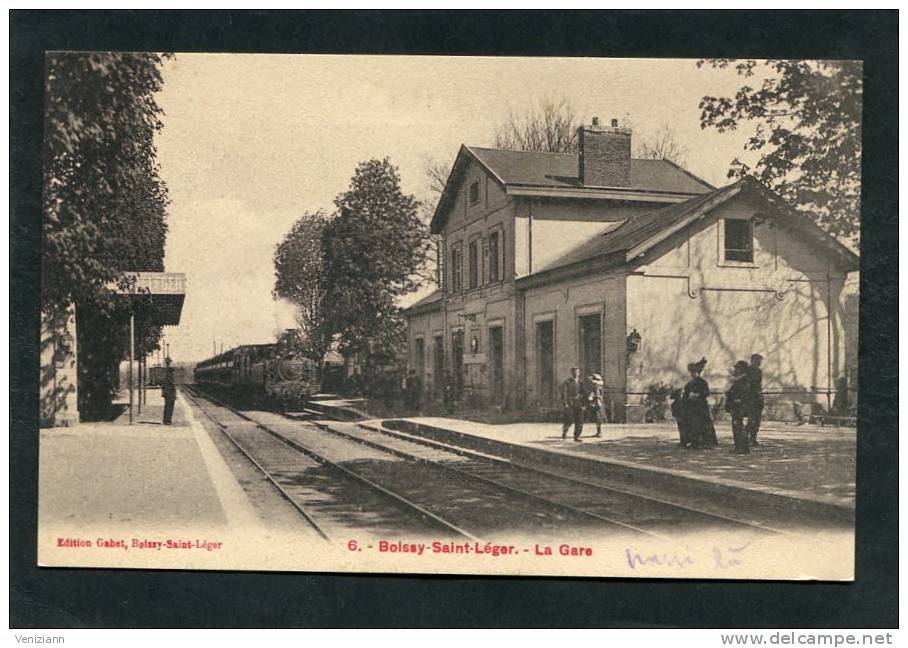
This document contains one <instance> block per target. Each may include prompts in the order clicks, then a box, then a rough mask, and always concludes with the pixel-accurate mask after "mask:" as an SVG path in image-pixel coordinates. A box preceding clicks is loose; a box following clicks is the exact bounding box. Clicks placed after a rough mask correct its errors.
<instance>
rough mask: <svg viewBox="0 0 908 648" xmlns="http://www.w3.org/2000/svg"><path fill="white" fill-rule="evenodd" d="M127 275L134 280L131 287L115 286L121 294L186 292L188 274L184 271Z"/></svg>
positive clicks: (175, 293)
mask: <svg viewBox="0 0 908 648" xmlns="http://www.w3.org/2000/svg"><path fill="white" fill-rule="evenodd" d="M125 276H126V277H127V278H131V279H132V280H133V281H132V285H131V287H130V288H129V289H126V290H124V289H122V288H119V287H116V288H114V290H115V291H116V292H117V293H119V294H121V295H138V294H142V293H148V294H152V295H185V294H186V274H185V273H183V272H128V273H126V275H125Z"/></svg>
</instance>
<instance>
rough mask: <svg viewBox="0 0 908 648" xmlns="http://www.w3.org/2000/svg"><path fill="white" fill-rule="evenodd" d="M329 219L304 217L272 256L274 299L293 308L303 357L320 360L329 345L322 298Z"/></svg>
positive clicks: (319, 214) (315, 214)
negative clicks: (325, 233) (277, 298)
mask: <svg viewBox="0 0 908 648" xmlns="http://www.w3.org/2000/svg"><path fill="white" fill-rule="evenodd" d="M327 223H328V219H327V217H326V216H325V214H324V212H322V211H321V210H319V211H317V212H313V213H306V214H304V215H303V216H302V217H301V218H300V219H299V220H298V221H296V222H295V223H294V224H293V227H292V228H291V229H290V231H289V232H288V233H287V235H286V236H284V239H283V240H282V241H281V242H280V243H279V244H278V246H277V250H276V251H275V253H274V275H275V282H274V292H273V294H274V296H275V297H279V298H282V299H286V300H288V301H290V302H291V303H292V304H293V305H294V306H295V307H296V315H297V321H298V322H299V324H300V330H301V333H302V338H301V347H302V352H303V354H304V355H306V356H308V357H310V358H312V359H313V360H321V359H322V358H323V357H324V355H325V352H326V351H327V350H328V347H329V346H330V344H331V331H330V328H329V323H328V319H327V315H328V314H327V312H326V308H325V306H326V304H325V295H326V294H327V290H328V285H327V277H326V276H325V272H326V267H325V261H326V259H325V248H324V232H325V226H326V225H327Z"/></svg>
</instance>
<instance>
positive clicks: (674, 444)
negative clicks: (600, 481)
mask: <svg viewBox="0 0 908 648" xmlns="http://www.w3.org/2000/svg"><path fill="white" fill-rule="evenodd" d="M313 407H315V408H317V409H320V410H321V411H323V412H325V413H326V414H331V415H332V416H337V417H341V418H346V419H348V420H349V419H354V418H359V419H360V420H361V422H363V423H365V424H367V425H368V424H372V425H382V426H384V427H386V428H390V429H396V430H399V431H402V432H407V433H410V434H416V435H421V436H425V437H427V438H432V439H435V440H438V441H444V442H447V443H452V444H455V445H460V446H462V447H465V448H470V449H473V450H478V451H482V452H489V453H490V454H495V455H498V456H505V457H511V458H514V459H515V460H516V459H521V460H525V461H532V462H541V463H549V464H553V465H558V466H562V467H564V468H566V469H569V470H571V471H574V472H579V473H582V474H589V475H597V476H602V475H612V476H614V477H615V478H616V479H621V480H622V481H623V482H624V483H630V484H633V485H636V486H638V487H639V488H641V489H645V490H647V491H649V492H655V493H663V494H666V495H672V494H685V495H689V496H691V497H701V498H703V499H704V500H705V501H709V500H710V499H715V500H721V501H723V502H724V503H726V504H730V503H740V504H741V505H744V506H749V507H751V508H755V507H756V508H759V507H763V508H764V509H765V510H766V511H767V514H770V513H776V512H780V511H786V512H788V513H789V514H790V515H792V516H793V517H797V516H798V515H802V514H803V515H810V516H813V517H816V518H818V519H826V520H829V521H831V522H832V523H834V524H836V525H846V526H847V525H850V524H852V523H853V519H854V506H855V504H854V502H855V463H856V456H855V452H856V430H855V429H854V428H846V427H830V426H825V427H824V426H819V425H806V424H805V425H796V424H787V423H778V422H771V421H767V422H764V424H763V426H762V427H761V430H760V436H759V439H758V440H759V442H760V445H759V446H758V447H755V448H753V449H752V451H751V453H750V454H746V455H738V454H734V453H733V452H732V449H733V442H732V436H731V425H730V423H729V422H728V421H723V422H719V423H717V424H716V432H717V434H718V437H719V447H718V448H715V449H713V450H699V451H697V450H688V449H683V448H681V447H680V445H679V442H678V431H677V427H676V426H675V425H674V423H654V424H645V423H638V424H610V423H605V424H603V426H602V436H601V437H599V438H594V437H593V436H592V435H594V434H595V433H596V426H595V424H591V423H587V424H585V425H584V428H583V436H582V442H580V443H577V442H574V441H573V439H572V436H573V428H571V429H570V430H569V431H568V438H567V439H566V440H563V439H562V438H561V424H560V423H535V422H534V423H508V424H494V425H493V424H486V423H479V422H475V421H469V420H463V419H455V418H443V417H402V418H394V419H379V420H371V421H370V420H369V418H372V417H368V415H367V414H365V413H364V412H363V411H362V409H361V404H360V403H359V402H358V401H356V400H353V399H351V400H343V399H337V400H325V401H320V402H318V403H314V404H313ZM358 414H359V415H361V416H357V415H358ZM367 417H368V418H367ZM362 419H365V420H362Z"/></svg>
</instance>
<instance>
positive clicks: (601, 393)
mask: <svg viewBox="0 0 908 648" xmlns="http://www.w3.org/2000/svg"><path fill="white" fill-rule="evenodd" d="M587 380H588V381H589V383H590V395H589V400H590V404H589V408H590V412H591V413H592V414H593V416H594V417H595V418H594V419H593V420H595V421H596V436H597V437H601V436H602V419H603V418H604V413H605V381H604V380H602V376H600V375H599V374H597V373H594V374H593V375H591V376H590V377H589V378H587Z"/></svg>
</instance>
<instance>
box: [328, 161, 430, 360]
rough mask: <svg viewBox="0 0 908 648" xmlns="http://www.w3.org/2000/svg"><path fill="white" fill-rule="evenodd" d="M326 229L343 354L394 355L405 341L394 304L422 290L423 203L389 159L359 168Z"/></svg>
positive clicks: (426, 244) (334, 321)
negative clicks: (402, 185)
mask: <svg viewBox="0 0 908 648" xmlns="http://www.w3.org/2000/svg"><path fill="white" fill-rule="evenodd" d="M334 204H335V206H336V212H335V215H334V218H333V219H332V220H330V221H329V222H328V224H327V225H326V226H325V231H324V250H325V256H326V270H327V272H326V275H327V283H328V288H327V295H326V303H328V304H330V305H331V312H330V314H329V318H330V322H331V330H332V331H334V332H336V333H339V334H340V337H341V349H342V351H343V352H345V353H351V352H365V353H367V354H369V355H373V354H378V353H392V352H393V351H394V350H396V349H398V348H399V347H400V345H401V343H402V342H403V340H404V332H405V326H404V321H403V317H402V313H401V310H400V307H399V306H398V305H397V300H398V299H399V298H400V297H402V296H403V295H405V294H407V293H408V292H411V291H413V290H415V289H416V288H417V287H418V284H419V281H420V278H421V274H420V273H421V271H422V270H423V269H424V267H425V262H426V256H427V254H428V252H429V249H430V240H429V232H428V228H427V227H426V224H425V223H424V222H423V221H422V220H421V219H420V218H419V202H418V201H417V200H416V199H415V198H414V197H413V196H410V195H405V194H404V193H403V192H402V191H401V188H400V175H399V174H398V171H397V168H396V167H394V166H393V165H392V164H391V162H390V161H389V160H388V158H385V159H383V160H374V159H373V160H369V161H367V162H362V163H360V164H359V165H358V166H357V168H356V171H355V173H354V174H353V178H352V179H351V182H350V188H349V189H348V190H347V191H346V192H344V193H342V194H340V195H338V196H337V198H335V200H334Z"/></svg>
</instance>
